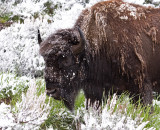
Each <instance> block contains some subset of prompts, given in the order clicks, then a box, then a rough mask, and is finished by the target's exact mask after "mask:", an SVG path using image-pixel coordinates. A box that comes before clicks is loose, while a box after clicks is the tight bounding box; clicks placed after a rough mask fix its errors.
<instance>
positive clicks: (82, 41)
mask: <svg viewBox="0 0 160 130" xmlns="http://www.w3.org/2000/svg"><path fill="white" fill-rule="evenodd" d="M77 28H78V32H79V35H80V42H79V44H77V45H73V46H72V52H73V53H74V54H79V53H81V52H82V51H83V50H84V49H85V44H86V40H85V38H84V35H83V32H82V30H81V29H80V28H79V27H77Z"/></svg>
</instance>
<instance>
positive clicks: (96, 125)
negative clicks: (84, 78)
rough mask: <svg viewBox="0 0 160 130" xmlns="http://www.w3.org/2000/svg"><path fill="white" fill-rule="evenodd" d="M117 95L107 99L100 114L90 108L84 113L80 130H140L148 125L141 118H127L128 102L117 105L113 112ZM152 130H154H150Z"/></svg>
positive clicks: (152, 129)
mask: <svg viewBox="0 0 160 130" xmlns="http://www.w3.org/2000/svg"><path fill="white" fill-rule="evenodd" d="M117 99H118V98H117V95H116V94H114V95H113V98H112V99H110V98H109V99H108V101H107V105H106V106H105V108H103V110H102V112H97V111H96V110H94V109H92V108H90V110H89V111H88V112H87V111H86V112H85V113H84V123H83V124H81V129H82V130H91V129H93V130H142V129H145V128H144V127H145V126H146V125H147V124H148V122H143V121H142V120H143V118H141V117H140V116H137V117H136V118H135V119H134V120H133V118H132V117H131V116H128V114H127V110H126V106H127V105H128V104H129V101H128V100H126V101H124V102H125V103H122V104H123V105H122V104H118V106H117V107H118V109H116V111H115V106H116V104H117ZM150 130H154V128H150Z"/></svg>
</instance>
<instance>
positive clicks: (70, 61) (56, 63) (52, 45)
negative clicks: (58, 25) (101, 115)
mask: <svg viewBox="0 0 160 130" xmlns="http://www.w3.org/2000/svg"><path fill="white" fill-rule="evenodd" d="M38 42H39V44H40V54H41V55H42V56H43V58H44V61H45V70H44V72H45V75H44V77H45V82H46V93H47V95H49V96H51V97H53V98H55V99H57V100H63V101H64V104H65V105H66V107H68V108H69V109H70V110H72V109H73V107H74V100H75V97H76V95H77V93H78V91H79V90H80V84H81V83H82V82H83V81H84V79H85V77H86V73H85V67H84V61H85V55H84V53H85V38H84V36H83V33H82V31H81V30H80V29H79V28H75V29H64V30H58V31H57V32H56V33H54V34H52V35H50V36H49V37H48V38H47V39H46V40H45V41H42V40H41V36H40V33H39V31H38Z"/></svg>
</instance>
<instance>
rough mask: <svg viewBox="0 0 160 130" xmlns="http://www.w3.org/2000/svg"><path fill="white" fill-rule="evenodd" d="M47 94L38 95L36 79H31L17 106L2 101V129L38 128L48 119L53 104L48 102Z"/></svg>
mask: <svg viewBox="0 0 160 130" xmlns="http://www.w3.org/2000/svg"><path fill="white" fill-rule="evenodd" d="M45 101H46V94H45V93H42V94H41V95H40V96H37V86H36V84H35V81H32V80H31V81H30V85H29V88H28V91H27V93H26V94H22V101H20V102H17V103H16V106H14V107H13V106H12V107H13V108H12V107H11V106H10V105H6V104H4V103H2V104H1V105H0V128H2V129H14V130H17V129H21V130H22V129H24V130H29V129H38V128H39V127H40V125H41V124H42V123H43V122H44V121H45V120H46V119H47V117H48V115H49V112H50V109H51V106H49V103H48V104H46V103H45Z"/></svg>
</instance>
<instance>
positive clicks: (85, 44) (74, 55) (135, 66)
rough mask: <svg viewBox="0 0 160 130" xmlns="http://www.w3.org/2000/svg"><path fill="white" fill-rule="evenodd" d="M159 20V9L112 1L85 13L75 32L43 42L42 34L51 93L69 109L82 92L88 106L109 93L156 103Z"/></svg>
mask: <svg viewBox="0 0 160 130" xmlns="http://www.w3.org/2000/svg"><path fill="white" fill-rule="evenodd" d="M159 21H160V9H155V8H151V7H149V8H147V7H143V6H139V5H135V4H129V3H125V2H122V1H120V0H115V1H114V0H112V1H106V2H100V3H97V4H95V5H94V6H92V7H91V8H89V9H85V10H84V11H83V12H82V13H81V15H80V16H79V18H78V20H77V21H76V23H75V26H74V27H73V28H71V29H62V30H58V31H56V32H55V33H54V34H51V35H50V36H49V37H48V38H47V39H46V40H44V41H42V40H41V37H40V32H39V31H38V41H39V44H40V54H41V55H42V56H43V58H44V60H45V63H46V65H45V76H44V77H45V81H46V92H47V94H48V95H49V96H51V97H53V98H55V99H57V100H63V101H64V103H65V105H66V106H67V107H68V108H69V109H70V110H73V108H74V101H75V98H76V96H77V94H78V92H79V91H80V90H81V89H82V90H83V91H84V94H85V96H86V99H87V106H88V104H91V105H92V104H93V103H94V102H95V101H100V102H101V100H102V98H103V96H104V94H105V96H107V94H108V92H109V91H110V90H111V91H112V92H117V93H118V94H120V93H122V92H124V91H129V92H130V95H131V96H133V95H134V96H135V98H134V99H135V101H137V99H139V96H140V97H141V99H142V102H143V104H144V105H148V104H152V99H153V98H152V91H153V90H154V91H156V92H160V87H158V86H159V83H160V68H159V66H160V42H159V41H160V34H159V33H158V31H160V23H159ZM41 41H42V42H41Z"/></svg>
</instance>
